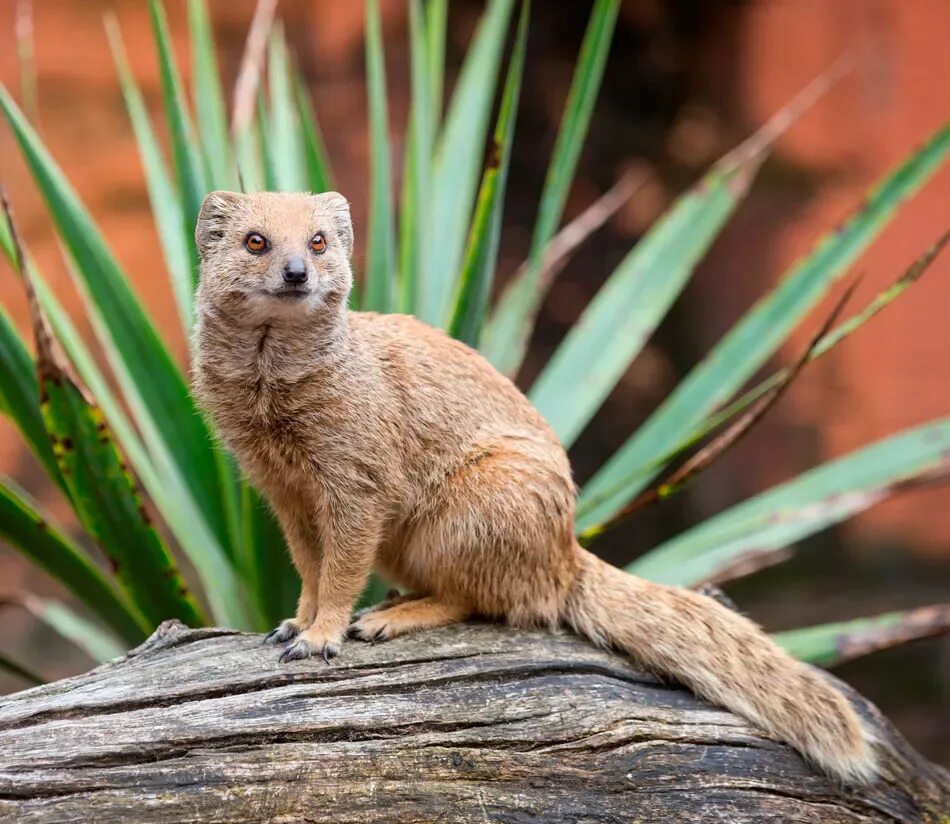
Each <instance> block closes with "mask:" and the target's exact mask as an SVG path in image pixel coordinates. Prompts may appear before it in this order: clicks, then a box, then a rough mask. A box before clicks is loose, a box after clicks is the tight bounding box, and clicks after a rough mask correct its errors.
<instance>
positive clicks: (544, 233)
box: [482, 0, 620, 375]
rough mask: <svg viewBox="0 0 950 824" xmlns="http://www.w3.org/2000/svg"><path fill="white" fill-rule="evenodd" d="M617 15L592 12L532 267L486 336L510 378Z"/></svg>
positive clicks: (603, 3)
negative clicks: (545, 251)
mask: <svg viewBox="0 0 950 824" xmlns="http://www.w3.org/2000/svg"><path fill="white" fill-rule="evenodd" d="M619 9H620V0H596V2H595V3H594V6H593V8H592V9H591V13H590V20H589V22H588V24H587V31H586V33H585V35H584V42H583V44H582V45H581V51H580V55H579V57H578V60H577V64H576V66H575V68H574V77H573V79H572V81H571V89H570V92H569V93H568V98H567V104H566V105H565V108H564V115H563V117H562V118H561V125H560V128H559V129H558V135H557V142H556V143H555V145H554V154H553V155H552V157H551V163H550V165H549V166H548V172H547V176H546V178H545V181H544V189H543V190H542V192H541V204H540V207H539V209H538V219H537V222H536V223H535V226H534V234H533V235H532V238H531V248H530V251H529V253H528V267H527V268H526V269H525V270H524V272H523V273H521V275H520V276H519V277H517V278H516V279H515V280H514V281H513V282H512V283H511V284H510V285H509V286H508V288H507V289H506V290H505V292H504V293H503V294H502V297H501V300H500V301H499V304H498V308H497V309H496V310H495V312H494V314H493V315H492V317H491V320H490V322H489V326H488V328H487V329H486V331H485V341H484V343H483V346H482V349H483V351H484V353H485V356H486V357H487V358H488V359H489V360H490V361H491V362H492V363H493V364H495V366H497V367H498V369H500V370H501V371H502V372H504V373H505V374H507V375H513V374H514V373H515V372H517V371H518V367H519V366H520V364H521V361H522V359H523V357H524V352H525V349H526V348H527V345H528V338H529V336H530V334H531V327H532V326H533V324H534V318H535V316H536V315H537V313H538V308H539V307H540V305H541V301H542V300H543V299H544V294H545V291H546V288H547V287H548V286H549V285H550V282H547V283H543V282H542V281H541V279H540V266H541V261H542V256H543V253H544V248H545V247H546V246H547V244H548V242H549V241H550V240H551V238H552V237H553V236H554V233H555V232H556V231H557V228H558V225H559V224H560V222H561V217H562V215H563V213H564V203H565V201H566V200H567V195H568V192H569V190H570V188H571V183H572V182H573V180H574V174H575V172H576V171H577V161H578V158H579V157H580V153H581V148H582V147H583V145H584V140H585V138H586V137H587V129H588V126H589V125H590V118H591V114H592V113H593V110H594V102H595V101H596V99H597V93H598V91H599V90H600V83H601V80H602V79H603V74H604V66H605V65H606V62H607V53H608V52H609V51H610V42H611V40H612V39H613V32H614V26H615V25H616V21H617V12H618V11H619ZM542 287H543V288H542Z"/></svg>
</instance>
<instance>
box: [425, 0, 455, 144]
mask: <svg viewBox="0 0 950 824" xmlns="http://www.w3.org/2000/svg"><path fill="white" fill-rule="evenodd" d="M425 16H426V19H425V25H426V67H427V68H426V74H427V76H428V78H429V93H428V97H429V121H430V138H429V143H430V145H431V143H432V142H433V141H434V138H435V135H436V134H437V132H438V129H439V123H440V122H441V120H442V84H443V81H444V79H445V31H446V28H447V27H448V16H449V3H448V0H426V10H425Z"/></svg>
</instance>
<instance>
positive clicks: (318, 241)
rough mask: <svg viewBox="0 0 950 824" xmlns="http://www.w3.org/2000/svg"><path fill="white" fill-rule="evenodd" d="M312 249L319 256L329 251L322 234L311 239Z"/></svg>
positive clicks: (317, 234) (318, 233)
mask: <svg viewBox="0 0 950 824" xmlns="http://www.w3.org/2000/svg"><path fill="white" fill-rule="evenodd" d="M310 249H311V250H312V251H314V252H316V253H317V254H318V255H322V254H323V253H324V252H325V251H326V250H327V239H326V238H325V237H324V236H323V235H322V234H320V232H317V233H316V234H315V235H314V236H313V237H312V238H310Z"/></svg>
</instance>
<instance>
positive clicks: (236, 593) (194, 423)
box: [0, 87, 253, 627]
mask: <svg viewBox="0 0 950 824" xmlns="http://www.w3.org/2000/svg"><path fill="white" fill-rule="evenodd" d="M0 109H2V110H3V112H4V115H5V116H6V118H7V120H8V122H9V123H10V125H11V126H12V127H13V130H14V134H15V136H16V138H17V141H18V143H19V144H20V147H21V149H22V151H23V154H24V156H25V158H26V160H27V164H28V166H29V168H30V169H31V171H32V173H33V176H34V178H35V180H36V182H37V184H38V186H39V188H40V191H41V193H42V194H43V197H44V199H45V200H46V203H47V206H48V208H49V211H50V214H51V215H52V217H53V218H54V220H55V222H56V223H57V225H58V227H59V231H60V234H61V236H62V238H63V240H64V241H65V243H66V246H67V248H68V250H69V251H70V253H71V257H72V258H73V260H74V261H80V262H81V264H82V265H81V266H80V265H79V264H78V263H77V264H76V265H74V266H73V267H72V268H71V272H72V273H73V275H74V277H75V278H76V280H77V282H78V283H79V285H80V286H81V287H82V291H83V294H84V297H85V298H86V300H87V305H88V307H89V310H90V316H91V319H92V321H93V326H94V328H95V330H96V332H97V335H98V336H99V339H100V341H101V342H102V343H103V346H104V348H105V352H106V356H107V357H108V359H109V362H110V364H111V365H112V367H113V370H114V371H115V373H116V377H117V378H118V381H119V384H120V386H121V387H122V389H123V394H124V397H125V400H126V401H127V402H128V403H129V406H130V408H131V410H132V413H133V415H134V416H135V420H136V423H137V424H138V426H139V428H140V430H141V432H142V436H143V439H144V441H145V444H146V445H147V447H148V458H147V459H146V458H145V456H144V454H134V453H133V450H132V449H131V448H130V444H134V442H135V440H136V438H137V436H135V435H134V433H133V432H132V431H131V427H128V426H125V427H123V428H122V429H123V431H119V429H120V427H119V425H118V424H117V421H118V422H121V419H122V414H121V408H120V407H119V405H118V404H110V406H109V407H106V406H105V401H102V403H103V408H104V411H105V412H106V413H107V416H108V418H109V421H110V423H111V424H112V426H113V427H114V428H115V429H116V432H117V435H118V436H119V437H120V439H121V442H122V444H123V447H124V448H125V450H126V451H127V453H128V454H129V455H130V458H132V460H133V462H135V468H136V472H138V473H139V476H140V477H141V478H142V480H143V483H145V484H146V487H147V489H148V490H149V493H150V494H151V495H152V496H153V499H155V500H156V502H157V503H158V502H159V498H160V499H161V504H160V505H161V507H162V508H161V511H162V514H163V516H164V517H165V518H166V520H167V521H168V522H169V525H170V526H171V527H172V528H173V529H174V530H175V532H176V535H177V536H178V537H179V541H180V542H181V543H182V544H183V546H185V547H186V548H187V549H188V551H189V559H190V560H191V562H192V563H193V564H194V565H195V567H196V569H197V570H198V573H199V575H200V576H201V580H202V583H203V585H204V589H205V592H206V594H207V595H208V599H209V601H210V602H211V604H212V607H213V609H214V614H215V617H216V619H217V620H218V621H221V622H225V623H228V624H230V625H233V626H237V627H249V626H252V625H253V621H252V620H250V619H249V618H248V616H247V614H246V612H245V604H244V599H243V597H242V595H241V588H240V582H239V581H238V579H237V578H236V576H235V574H234V569H233V567H232V566H231V565H230V562H229V558H228V556H227V554H226V550H225V547H228V538H229V533H228V522H227V518H226V514H225V511H224V508H223V502H222V499H221V495H220V491H221V487H220V481H221V479H220V478H219V477H218V465H217V457H216V455H215V452H214V449H215V448H214V447H213V446H212V439H211V435H210V433H209V431H208V428H207V426H206V425H205V423H204V421H203V419H202V417H201V416H200V415H199V413H198V411H197V410H196V408H195V406H194V402H193V401H192V399H191V397H190V395H189V393H188V388H187V386H186V384H185V381H184V378H183V377H182V375H181V372H180V371H179V369H178V367H177V366H176V365H175V364H174V362H173V361H172V359H171V356H170V355H169V353H168V351H167V349H166V348H165V346H164V344H163V343H162V342H161V340H160V338H159V337H158V335H157V333H156V332H155V329H154V327H153V326H152V324H151V321H150V320H149V318H148V315H147V314H146V313H145V311H144V310H143V308H142V305H141V303H140V302H139V300H138V298H137V297H136V295H135V293H134V291H133V290H132V288H131V286H130V284H129V282H128V280H127V279H126V277H125V275H124V274H123V272H122V270H121V269H120V268H119V266H118V263H117V262H116V260H115V258H114V257H113V255H112V253H111V251H110V250H109V248H108V246H107V245H106V242H105V240H104V239H103V237H102V235H101V233H100V231H99V229H98V228H97V226H96V225H95V223H94V222H93V220H92V218H91V217H90V216H89V213H88V212H87V211H86V209H85V207H84V206H83V205H82V203H81V202H80V201H79V199H78V198H77V196H76V194H75V192H74V191H73V189H72V188H71V187H70V185H69V183H68V181H67V180H66V178H65V176H64V175H63V173H62V171H61V170H60V169H59V168H58V167H57V165H56V164H55V162H54V161H53V159H52V158H51V157H50V155H49V153H48V152H47V151H46V149H45V148H44V146H43V145H42V143H41V142H40V140H39V138H38V137H37V135H36V133H35V132H34V131H33V130H32V128H31V127H30V126H29V124H28V123H26V121H25V120H24V118H23V116H22V114H21V113H20V111H19V109H18V108H17V106H16V104H15V103H14V102H13V101H12V99H11V98H10V96H9V94H8V93H7V91H6V89H5V88H3V87H0ZM37 292H38V294H39V297H40V300H41V301H42V303H43V305H44V308H46V311H47V312H49V314H50V319H51V322H52V323H54V324H55V325H56V330H57V334H59V335H62V334H63V330H68V326H69V324H68V318H67V317H66V315H65V313H64V312H62V311H61V310H60V311H59V312H58V313H57V314H54V313H53V312H52V311H50V306H51V304H52V303H54V302H55V295H54V294H53V293H52V292H51V291H50V290H49V289H45V288H44V285H43V284H42V283H41V282H39V281H38V282H37ZM63 343H64V345H66V346H72V351H70V357H71V358H73V359H74V360H75V359H76V357H77V354H78V355H80V356H81V357H82V360H83V363H82V364H79V363H77V366H80V368H85V370H86V371H85V372H84V373H83V374H84V379H85V380H86V381H87V383H88V384H89V386H90V387H91V388H92V389H93V391H94V392H96V396H97V397H98V398H104V393H102V392H101V391H100V390H101V388H102V386H105V381H104V380H103V381H102V382H101V386H96V385H93V381H91V380H89V375H88V374H87V372H88V373H90V374H91V373H93V372H94V371H95V368H94V361H93V359H92V358H91V356H88V355H86V354H85V353H84V352H83V347H82V346H81V340H80V339H79V337H78V335H76V334H75V332H74V331H73V334H72V336H71V339H70V340H65V339H64V340H63ZM150 467H153V469H152V471H151V472H150V473H149V469H150ZM146 473H149V475H150V477H149V476H148V475H147V474H146Z"/></svg>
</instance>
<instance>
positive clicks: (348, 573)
mask: <svg viewBox="0 0 950 824" xmlns="http://www.w3.org/2000/svg"><path fill="white" fill-rule="evenodd" d="M380 531H381V530H380V524H379V522H378V521H377V520H375V519H374V518H373V516H372V515H369V514H368V513H367V511H366V510H365V509H361V510H360V511H359V512H358V513H356V512H352V513H350V512H343V513H340V515H339V516H337V517H332V516H331V517H330V518H329V519H328V522H327V523H326V524H324V526H323V528H322V533H323V542H322V546H321V553H320V558H319V563H318V569H319V572H318V576H317V581H316V586H315V591H316V614H315V615H314V617H313V620H312V622H311V623H310V625H309V627H307V629H305V630H303V631H302V632H301V633H300V634H299V635H298V636H297V637H296V639H294V641H293V642H292V643H291V644H290V645H288V646H287V648H286V649H285V650H284V651H283V653H282V654H281V656H280V660H281V661H283V662H286V661H294V660H296V659H298V658H308V657H310V656H311V655H321V656H323V659H324V660H325V661H329V660H330V659H331V658H333V657H334V656H335V655H337V654H338V653H339V651H340V645H341V644H342V642H343V638H344V636H345V634H346V630H347V627H348V626H349V623H350V615H351V614H352V612H353V605H354V604H355V603H356V599H357V598H358V597H359V595H360V593H361V592H362V591H363V587H364V586H365V585H366V580H367V578H368V577H369V573H370V571H371V570H372V568H373V561H374V559H375V556H376V550H377V548H378V546H379V539H380ZM305 580H306V579H305ZM304 586H305V589H306V586H307V584H306V583H305V585H304Z"/></svg>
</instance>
